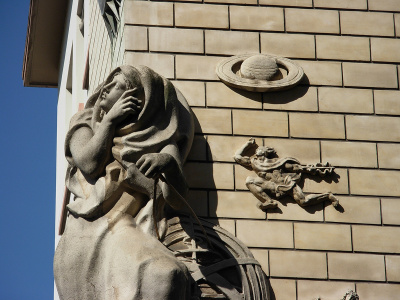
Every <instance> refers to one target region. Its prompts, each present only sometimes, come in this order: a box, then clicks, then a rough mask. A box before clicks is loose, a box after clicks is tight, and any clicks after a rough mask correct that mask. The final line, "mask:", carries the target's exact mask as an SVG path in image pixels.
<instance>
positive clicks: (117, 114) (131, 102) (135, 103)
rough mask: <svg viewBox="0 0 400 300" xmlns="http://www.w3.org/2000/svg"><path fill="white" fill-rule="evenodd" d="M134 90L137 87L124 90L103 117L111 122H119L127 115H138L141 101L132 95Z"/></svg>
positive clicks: (135, 90)
mask: <svg viewBox="0 0 400 300" xmlns="http://www.w3.org/2000/svg"><path fill="white" fill-rule="evenodd" d="M135 92H137V88H134V89H131V90H127V91H125V92H124V93H123V94H122V95H121V97H120V98H119V99H118V100H117V101H116V102H115V104H114V105H113V107H112V108H111V109H110V111H109V112H108V113H107V114H106V115H105V117H104V118H105V119H107V120H108V121H110V122H111V123H112V124H119V123H120V122H121V121H123V120H124V119H125V118H126V117H128V116H129V115H138V114H139V112H140V110H141V103H142V101H141V100H139V99H138V98H136V97H133V96H132V95H133V94H134V93H135Z"/></svg>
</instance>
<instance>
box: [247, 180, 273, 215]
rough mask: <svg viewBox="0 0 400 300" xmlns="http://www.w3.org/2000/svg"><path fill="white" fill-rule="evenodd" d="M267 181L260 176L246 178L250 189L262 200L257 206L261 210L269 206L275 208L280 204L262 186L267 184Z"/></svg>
mask: <svg viewBox="0 0 400 300" xmlns="http://www.w3.org/2000/svg"><path fill="white" fill-rule="evenodd" d="M265 181H266V180H265V179H262V178H260V177H256V178H255V177H251V176H249V177H247V178H246V186H247V188H248V189H249V191H250V192H252V193H253V195H254V196H255V197H256V198H257V199H258V200H260V202H259V203H257V207H258V208H259V209H261V210H267V209H268V208H275V207H277V206H278V202H277V201H275V200H272V199H271V198H270V197H269V196H268V194H267V193H266V192H265V189H264V188H263V187H262V186H263V185H264V186H265V183H266V182H265Z"/></svg>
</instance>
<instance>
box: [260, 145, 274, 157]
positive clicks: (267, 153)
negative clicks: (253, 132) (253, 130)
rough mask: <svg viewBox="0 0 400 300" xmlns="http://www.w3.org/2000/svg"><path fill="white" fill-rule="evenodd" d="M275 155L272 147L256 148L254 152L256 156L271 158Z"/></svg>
mask: <svg viewBox="0 0 400 300" xmlns="http://www.w3.org/2000/svg"><path fill="white" fill-rule="evenodd" d="M274 154H275V149H274V148H272V147H258V148H257V150H256V156H258V157H261V156H263V157H266V158H271V157H272V156H273V155H274Z"/></svg>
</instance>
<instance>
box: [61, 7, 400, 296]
mask: <svg viewBox="0 0 400 300" xmlns="http://www.w3.org/2000/svg"><path fill="white" fill-rule="evenodd" d="M100 2H101V1H100ZM109 2H110V1H109ZM111 2H113V1H111ZM114 2H115V1H114ZM82 3H83V1H72V2H71V3H70V7H69V13H68V14H67V27H66V28H67V29H66V30H65V32H68V28H70V29H69V30H70V32H72V33H74V34H70V35H69V36H67V37H65V38H64V39H65V40H64V43H63V53H64V56H63V57H62V58H61V67H60V76H59V84H58V85H59V88H60V99H59V110H60V111H59V114H60V116H59V125H58V126H59V141H58V150H57V151H58V155H59V156H58V160H57V163H58V167H57V168H58V178H57V184H58V185H59V186H58V189H57V203H58V205H57V210H58V211H57V218H59V215H60V211H61V203H62V198H63V193H64V185H63V178H62V177H63V175H64V174H65V164H66V162H64V161H63V159H64V158H63V151H62V149H63V138H64V136H65V130H66V126H67V125H66V124H67V120H68V119H69V117H70V116H71V114H72V113H73V112H74V111H76V110H77V109H78V107H79V103H80V102H82V103H83V102H84V101H85V99H86V97H87V95H90V94H91V93H92V91H93V90H94V89H95V88H96V87H97V85H98V84H100V83H101V82H102V80H104V78H105V76H106V75H107V74H108V73H109V72H110V70H111V69H112V68H114V67H115V66H117V65H120V64H131V65H147V66H149V67H150V68H153V69H154V70H155V71H156V72H158V73H160V74H161V75H163V76H165V77H167V78H169V79H171V80H172V82H173V84H174V85H175V86H176V87H178V89H179V90H180V91H181V92H182V93H183V95H184V96H185V97H186V99H187V100H188V102H189V104H190V105H191V107H192V110H193V113H194V115H195V120H196V135H195V140H194V144H193V148H192V151H191V154H190V155H189V159H188V162H187V163H186V166H185V172H186V176H187V178H188V182H189V185H190V188H191V190H190V197H189V201H190V203H191V204H192V206H193V208H194V209H195V211H196V212H197V214H198V215H199V216H200V217H204V218H208V219H210V220H213V221H215V222H216V223H219V224H220V225H221V226H222V227H223V228H225V229H227V230H228V231H230V232H231V233H233V234H235V235H236V236H237V237H238V238H239V239H240V240H242V241H243V242H244V243H245V244H246V245H247V246H248V247H249V248H250V249H251V250H252V252H253V253H254V256H255V257H256V258H257V259H258V260H259V262H260V263H261V264H262V266H263V269H264V271H265V273H266V274H267V275H268V276H269V280H270V283H271V287H272V290H273V294H274V295H275V298H276V299H277V300H285V299H288V300H306V299H307V300H311V299H319V298H318V297H320V298H321V299H332V300H333V299H341V297H343V295H344V294H345V293H346V291H348V290H350V289H351V290H354V291H356V292H357V293H358V295H359V296H360V299H362V300H369V299H371V300H372V299H374V300H375V299H388V300H389V299H393V300H394V299H398V297H399V296H398V295H399V294H400V217H399V216H400V184H399V183H400V118H399V115H400V91H399V78H400V68H399V66H398V64H399V62H400V40H399V38H398V37H399V36H400V1H397V0H279V1H278V0H193V1H190V0H189V1H133V0H125V1H122V3H121V6H120V7H119V13H120V21H119V22H117V24H118V26H117V28H116V31H115V33H114V35H112V34H111V35H110V34H109V32H108V30H107V26H106V23H105V21H104V19H103V17H102V16H101V12H100V7H99V5H98V1H96V0H86V1H84V3H83V5H84V12H85V13H84V34H83V35H82V37H81V40H79V36H80V35H79V34H80V33H79V32H78V31H77V30H76V29H71V28H72V27H73V26H75V27H77V26H78V21H76V20H75V21H73V18H72V17H74V18H76V16H77V13H76V11H77V10H78V9H79V5H80V4H82ZM68 22H69V23H68ZM73 36H75V37H74V38H73ZM77 37H78V38H77ZM79 43H81V44H79ZM79 47H80V48H79ZM71 51H72V52H71ZM74 51H75V52H74ZM70 53H73V54H71V55H70ZM243 53H266V54H274V55H279V56H283V57H287V58H290V59H292V60H294V61H295V62H296V63H297V64H298V65H300V66H301V67H302V68H303V70H304V73H305V78H304V79H303V81H302V82H301V83H300V85H298V86H297V87H295V88H293V89H290V90H287V91H282V92H273V93H271V92H268V93H267V92H266V93H253V92H245V91H241V90H236V89H231V88H228V87H227V86H226V85H225V84H223V83H222V82H220V81H219V79H218V77H217V75H216V73H215V68H216V65H217V64H218V62H220V61H221V60H222V59H224V58H225V57H228V56H231V55H236V54H243ZM72 57H73V58H72ZM70 61H71V62H70ZM86 61H87V62H88V63H86ZM68 66H74V72H75V73H74V72H73V73H72V74H74V76H76V77H77V78H79V79H76V80H75V79H73V78H75V77H74V76H72V77H71V75H68V74H71V72H68V70H71V69H68ZM85 66H86V67H85ZM85 74H86V75H85ZM68 76H70V77H69V78H70V80H71V79H72V81H73V83H71V86H72V84H74V86H72V93H71V88H68V87H67V85H68ZM84 76H88V77H87V82H86V87H84V88H82V80H83V77H84ZM75 81H76V82H75ZM66 91H67V92H66ZM68 91H69V93H70V94H71V95H69V94H68ZM66 94H68V95H66ZM250 137H254V138H255V139H256V142H257V143H258V144H259V145H266V146H271V147H274V148H275V149H276V151H277V153H278V155H279V157H286V156H288V157H296V158H298V159H299V160H300V161H301V162H302V163H305V164H307V163H316V162H326V161H328V162H330V163H331V164H332V165H334V166H336V169H335V172H336V174H337V175H336V176H335V177H334V178H333V179H332V178H331V179H329V178H327V179H323V180H317V181H316V180H313V178H311V179H306V181H305V182H304V188H303V190H304V191H305V192H306V193H322V192H325V191H331V192H333V193H334V194H335V195H337V197H338V198H339V200H340V203H341V205H342V207H343V209H342V210H337V209H335V208H334V207H333V206H332V205H330V204H329V203H325V204H324V205H322V204H321V205H316V206H313V207H310V208H307V209H305V208H302V207H300V206H298V205H297V204H296V203H294V202H293V201H291V200H289V199H288V200H286V199H284V200H283V201H282V204H280V205H279V208H277V209H273V210H269V211H268V212H267V213H264V212H263V211H261V210H259V209H258V208H257V207H256V202H257V200H256V198H255V197H254V196H253V195H252V194H251V193H250V192H249V191H248V189H247V187H246V186H245V179H246V177H247V176H248V175H250V174H251V172H250V171H248V170H246V169H245V168H243V167H241V166H240V165H238V164H236V163H235V162H234V160H233V155H234V153H235V151H236V150H237V149H238V148H239V147H240V146H241V145H242V144H243V143H244V142H246V141H247V140H248V139H249V138H250ZM56 226H57V227H58V223H57V225H56Z"/></svg>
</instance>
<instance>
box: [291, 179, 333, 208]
mask: <svg viewBox="0 0 400 300" xmlns="http://www.w3.org/2000/svg"><path fill="white" fill-rule="evenodd" d="M292 196H293V199H294V200H295V201H296V202H297V203H298V204H299V205H300V206H309V205H314V204H317V203H321V202H323V201H325V200H329V201H331V203H332V205H333V206H335V207H336V206H337V205H338V204H339V200H338V199H337V198H336V197H335V196H334V195H333V194H332V193H331V192H328V193H324V194H310V195H307V196H305V195H304V193H303V190H302V189H301V188H300V187H299V186H298V185H297V184H296V185H295V186H294V187H293V189H292Z"/></svg>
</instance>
